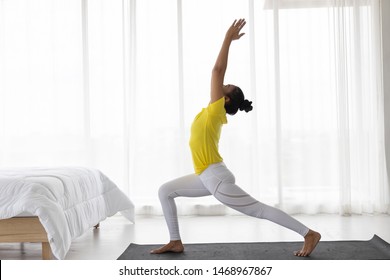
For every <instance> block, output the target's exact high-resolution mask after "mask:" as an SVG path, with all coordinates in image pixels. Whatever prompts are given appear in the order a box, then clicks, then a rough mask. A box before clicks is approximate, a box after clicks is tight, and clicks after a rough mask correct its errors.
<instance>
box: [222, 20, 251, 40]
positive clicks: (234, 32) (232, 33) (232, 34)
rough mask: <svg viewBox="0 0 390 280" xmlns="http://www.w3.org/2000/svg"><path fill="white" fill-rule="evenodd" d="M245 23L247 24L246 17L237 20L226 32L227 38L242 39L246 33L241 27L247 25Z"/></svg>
mask: <svg viewBox="0 0 390 280" xmlns="http://www.w3.org/2000/svg"><path fill="white" fill-rule="evenodd" d="M245 24H246V21H245V19H239V20H238V21H237V20H235V21H234V22H233V24H232V25H231V26H230V27H229V29H228V31H227V32H226V38H228V39H230V40H232V41H233V40H238V39H240V38H241V37H242V36H244V34H245V33H240V31H241V29H242V28H243V27H244V26H245Z"/></svg>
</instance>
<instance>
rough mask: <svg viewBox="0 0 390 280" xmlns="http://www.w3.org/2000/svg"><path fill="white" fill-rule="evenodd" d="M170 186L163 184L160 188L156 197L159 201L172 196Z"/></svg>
mask: <svg viewBox="0 0 390 280" xmlns="http://www.w3.org/2000/svg"><path fill="white" fill-rule="evenodd" d="M172 192H173V191H172V185H171V184H169V182H168V183H165V184H163V185H161V187H160V188H159V189H158V197H159V198H160V200H161V199H166V198H168V197H170V196H171V194H172Z"/></svg>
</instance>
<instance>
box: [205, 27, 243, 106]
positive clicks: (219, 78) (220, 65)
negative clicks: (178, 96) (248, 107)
mask: <svg viewBox="0 0 390 280" xmlns="http://www.w3.org/2000/svg"><path fill="white" fill-rule="evenodd" d="M245 24H246V21H245V19H240V20H238V21H237V20H235V21H234V22H233V24H232V25H231V26H230V27H229V29H228V31H227V32H226V35H225V39H224V40H223V43H222V47H221V50H220V51H219V54H218V57H217V60H216V61H215V65H214V67H213V71H212V74H211V93H210V95H211V96H210V98H211V101H210V102H211V103H213V102H215V101H217V100H218V99H220V98H222V97H223V96H224V94H223V84H224V78H225V72H226V68H227V64H228V56H229V48H230V44H231V42H232V41H233V40H238V39H240V38H241V37H242V36H243V35H244V34H245V33H240V31H241V29H242V28H243V27H244V25H245Z"/></svg>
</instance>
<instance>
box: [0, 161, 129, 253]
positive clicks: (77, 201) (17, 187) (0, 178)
mask: <svg viewBox="0 0 390 280" xmlns="http://www.w3.org/2000/svg"><path fill="white" fill-rule="evenodd" d="M119 211H120V212H121V213H122V215H124V216H125V217H126V218H127V219H128V220H129V221H131V222H134V205H133V203H132V202H131V200H130V199H129V198H128V197H127V196H126V195H125V194H124V193H123V192H122V191H121V190H120V189H119V188H118V187H117V186H116V185H115V184H114V183H113V182H112V181H111V180H110V179H109V178H108V177H107V176H105V175H104V174H103V173H102V172H101V171H99V170H96V169H87V168H80V167H64V168H30V169H7V170H4V169H0V219H7V218H11V217H15V216H38V218H39V220H40V222H41V223H42V225H43V227H44V228H45V230H46V232H47V235H48V240H49V243H50V246H51V250H52V252H53V255H54V256H55V257H56V258H57V259H64V258H65V256H66V253H67V252H68V250H69V248H70V244H71V242H72V240H74V239H75V238H76V237H78V236H80V235H81V234H83V233H84V232H85V231H86V230H88V229H90V228H91V227H93V226H94V225H96V224H98V223H99V222H101V221H102V220H104V219H106V218H107V217H109V216H112V215H114V214H116V213H117V212H119Z"/></svg>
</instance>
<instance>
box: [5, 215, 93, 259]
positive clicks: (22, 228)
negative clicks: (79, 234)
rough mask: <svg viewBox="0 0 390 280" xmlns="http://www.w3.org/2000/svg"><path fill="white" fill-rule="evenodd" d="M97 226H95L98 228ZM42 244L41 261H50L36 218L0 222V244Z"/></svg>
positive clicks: (46, 242)
mask: <svg viewBox="0 0 390 280" xmlns="http://www.w3.org/2000/svg"><path fill="white" fill-rule="evenodd" d="M98 227H99V224H97V225H96V226H95V228H98ZM1 242H3V243H19V242H20V243H23V242H32V243H42V259H43V260H50V259H52V252H51V249H50V244H49V240H47V233H46V231H45V229H44V227H43V226H42V224H41V222H40V221H39V219H38V217H15V218H10V219H3V220H0V243H1Z"/></svg>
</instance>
